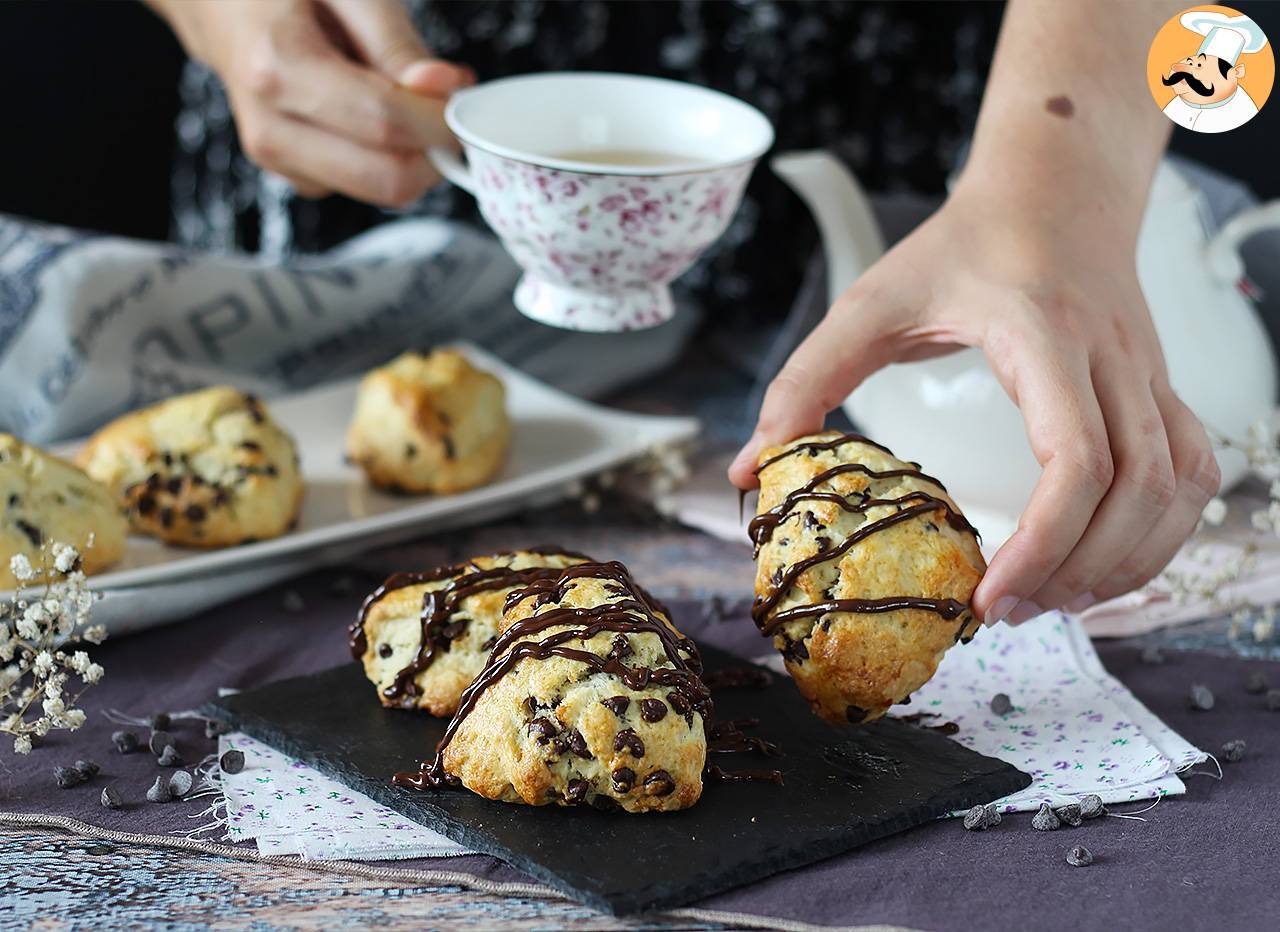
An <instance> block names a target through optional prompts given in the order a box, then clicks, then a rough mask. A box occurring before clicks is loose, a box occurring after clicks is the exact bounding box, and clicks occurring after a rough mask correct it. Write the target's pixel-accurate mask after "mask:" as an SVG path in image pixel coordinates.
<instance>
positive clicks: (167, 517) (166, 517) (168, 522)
mask: <svg viewBox="0 0 1280 932" xmlns="http://www.w3.org/2000/svg"><path fill="white" fill-rule="evenodd" d="M160 526H161V527H165V528H169V527H173V509H172V508H161V509H160Z"/></svg>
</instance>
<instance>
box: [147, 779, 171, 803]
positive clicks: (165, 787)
mask: <svg viewBox="0 0 1280 932" xmlns="http://www.w3.org/2000/svg"><path fill="white" fill-rule="evenodd" d="M147 799H149V800H151V801H152V802H153V803H167V802H168V801H169V800H171V799H173V791H172V790H170V789H169V781H168V779H167V778H165V777H164V776H159V777H156V782H155V783H153V784H151V789H149V790H147Z"/></svg>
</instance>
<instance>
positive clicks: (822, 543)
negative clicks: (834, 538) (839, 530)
mask: <svg viewBox="0 0 1280 932" xmlns="http://www.w3.org/2000/svg"><path fill="white" fill-rule="evenodd" d="M813 542H814V544H816V545H817V547H818V553H822V552H823V551H824V550H826V549H827V548H828V547H830V546H831V541H830V539H829V538H826V537H821V536H819V537H815V538H814V539H813ZM779 579H781V577H779Z"/></svg>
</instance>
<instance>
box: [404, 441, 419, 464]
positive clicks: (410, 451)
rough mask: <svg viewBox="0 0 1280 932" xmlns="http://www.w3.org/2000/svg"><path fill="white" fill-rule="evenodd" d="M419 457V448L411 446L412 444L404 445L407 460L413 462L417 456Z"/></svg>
mask: <svg viewBox="0 0 1280 932" xmlns="http://www.w3.org/2000/svg"><path fill="white" fill-rule="evenodd" d="M417 455H418V448H417V447H415V446H414V445H413V444H411V443H406V444H405V445H404V456H405V459H410V460H411V459H413V458H414V457H415V456H417Z"/></svg>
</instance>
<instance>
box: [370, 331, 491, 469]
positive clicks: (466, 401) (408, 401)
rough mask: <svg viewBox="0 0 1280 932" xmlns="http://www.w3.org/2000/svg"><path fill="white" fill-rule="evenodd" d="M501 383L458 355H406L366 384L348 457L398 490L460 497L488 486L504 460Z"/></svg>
mask: <svg viewBox="0 0 1280 932" xmlns="http://www.w3.org/2000/svg"><path fill="white" fill-rule="evenodd" d="M505 404H506V402H505V391H504V389H503V386H502V382H501V381H499V380H498V379H497V378H496V377H495V376H493V375H491V374H489V373H488V372H483V371H481V370H480V369H477V368H475V367H474V366H473V365H471V363H470V362H469V361H468V360H467V358H466V357H465V356H463V355H462V354H461V353H459V352H458V351H457V350H436V351H435V352H433V353H431V354H430V355H427V356H423V355H421V354H420V353H412V352H410V353H404V354H403V355H401V356H399V357H397V358H396V359H394V360H392V361H391V362H389V363H387V364H386V365H385V366H381V367H379V368H377V369H374V370H373V371H372V372H370V373H368V374H367V375H366V376H365V377H364V379H362V380H361V382H360V389H359V392H358V394H357V396H356V410H355V415H354V417H353V418H352V421H351V426H350V428H349V429H348V432H347V455H348V456H349V457H350V458H351V460H352V462H354V463H356V464H357V465H358V466H360V468H361V469H362V470H364V473H365V475H366V476H367V477H368V479H369V481H370V482H371V483H372V484H373V485H376V486H378V487H380V488H385V489H389V490H392V491H397V492H413V493H418V492H435V493H450V492H460V491H463V490H464V489H470V488H474V487H475V486H478V485H482V484H484V483H485V482H487V481H488V480H489V479H490V478H491V477H492V476H493V474H494V473H495V472H497V471H498V468H499V467H500V466H501V465H502V461H503V459H504V457H505V456H506V452H507V446H508V444H509V442H510V438H511V422H510V420H509V419H508V417H507V412H506V407H505Z"/></svg>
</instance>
